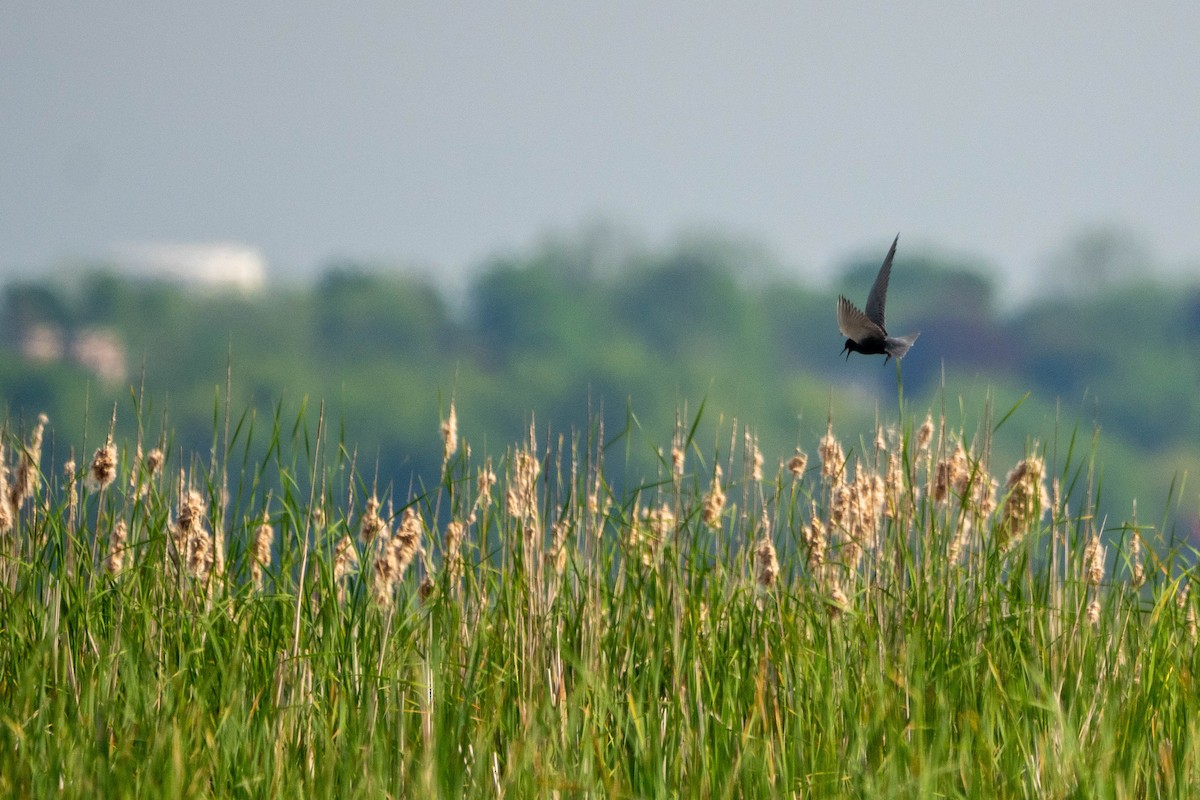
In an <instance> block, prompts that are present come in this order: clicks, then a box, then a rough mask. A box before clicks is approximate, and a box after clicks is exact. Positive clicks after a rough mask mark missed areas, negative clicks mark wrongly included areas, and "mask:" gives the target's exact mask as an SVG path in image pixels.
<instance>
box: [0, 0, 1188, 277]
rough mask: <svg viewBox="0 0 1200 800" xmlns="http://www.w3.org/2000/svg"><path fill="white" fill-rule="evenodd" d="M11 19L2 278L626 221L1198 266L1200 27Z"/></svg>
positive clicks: (796, 9)
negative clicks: (1077, 246) (1127, 241)
mask: <svg viewBox="0 0 1200 800" xmlns="http://www.w3.org/2000/svg"><path fill="white" fill-rule="evenodd" d="M272 8H273V9H275V11H270V10H267V6H266V5H265V4H258V3H246V2H242V1H241V0H238V2H226V1H224V0H223V1H221V2H207V1H206V2H203V3H190V4H175V3H170V4H166V3H161V2H157V0H155V1H154V2H115V3H70V4H67V3H62V4H58V3H39V2H6V3H3V4H2V5H0V273H3V274H14V273H18V274H20V273H29V272H32V271H35V270H41V269H45V268H48V267H52V266H54V265H56V264H62V263H63V262H64V261H67V260H70V259H76V258H81V257H83V258H86V257H89V256H93V255H99V256H102V255H105V254H107V253H110V252H112V250H113V248H114V247H115V246H118V245H122V244H128V243H131V242H134V243H136V242H143V241H156V242H161V241H168V242H179V241H208V240H221V241H238V242H244V243H247V244H251V245H254V246H256V247H259V248H261V249H262V251H263V252H264V253H265V254H266V255H267V257H268V259H269V260H270V262H271V264H272V266H273V267H274V268H275V269H276V270H277V271H280V272H282V271H284V270H300V271H311V270H313V269H314V268H316V267H317V266H319V265H320V264H321V263H322V262H323V261H325V260H327V259H329V258H331V257H337V256H350V257H364V258H387V259H394V260H397V261H415V262H421V263H425V264H428V265H431V266H432V267H434V268H437V269H442V270H461V269H463V268H465V267H469V266H472V265H474V264H477V263H478V262H479V261H480V260H481V259H483V258H485V257H486V256H488V255H489V254H493V253H496V252H498V251H506V250H512V249H515V248H521V247H524V246H527V245H529V244H530V243H532V242H534V241H536V240H537V239H538V238H539V237H540V236H542V235H543V234H545V233H546V232H547V231H548V230H553V229H564V228H572V227H575V226H577V225H579V224H580V223H581V222H584V221H586V220H588V219H592V218H596V217H611V218H615V219H617V220H619V221H622V222H624V223H627V224H629V225H630V226H632V227H633V228H635V229H637V230H639V231H641V232H642V233H644V234H645V235H646V236H647V237H648V238H650V239H651V240H652V241H653V240H669V239H670V237H671V236H672V235H673V234H675V233H676V232H678V231H680V230H682V229H685V228H694V227H696V226H707V227H711V228H714V229H716V230H718V231H728V232H730V233H732V234H734V235H736V236H748V237H750V238H752V239H755V240H758V241H760V242H762V243H763V244H765V245H766V246H767V247H768V248H770V249H771V250H773V251H774V252H775V253H776V254H777V255H778V257H779V258H780V259H781V260H782V261H784V262H785V263H787V264H790V265H796V266H797V267H798V268H803V269H805V270H810V271H812V272H814V273H828V272H829V270H831V269H833V268H834V267H835V266H837V265H838V263H839V262H840V260H841V259H842V258H843V257H845V256H846V255H847V254H849V253H851V252H862V251H863V250H864V249H865V250H866V251H867V252H874V251H878V252H880V253H882V252H883V251H884V250H885V249H886V247H887V244H888V243H889V241H890V238H891V236H892V235H894V233H895V232H896V231H901V232H902V237H901V242H902V245H908V246H909V247H912V248H920V247H923V246H924V247H938V248H942V249H946V250H951V251H955V252H966V253H970V254H974V255H977V256H980V257H982V258H984V259H986V261H987V262H988V263H990V264H991V265H992V267H993V268H994V269H995V272H996V277H997V279H998V282H999V283H1001V284H1002V285H1005V284H1010V283H1019V282H1020V281H1021V280H1023V279H1025V278H1027V277H1028V276H1029V275H1031V274H1032V272H1033V270H1034V269H1036V268H1037V267H1038V266H1039V265H1040V264H1042V263H1044V261H1045V259H1046V257H1047V255H1048V254H1049V253H1051V252H1053V251H1054V250H1055V249H1057V248H1060V247H1061V246H1062V244H1063V242H1064V241H1065V240H1066V239H1067V238H1068V237H1069V236H1071V235H1072V234H1073V233H1075V232H1077V231H1078V230H1079V229H1080V227H1081V226H1086V225H1091V224H1095V223H1108V222H1117V223H1121V224H1123V225H1126V226H1128V227H1129V228H1131V229H1132V230H1134V231H1136V232H1138V233H1139V234H1140V235H1141V236H1143V237H1144V238H1145V241H1146V242H1147V243H1148V244H1149V246H1150V247H1151V248H1152V249H1153V251H1154V252H1155V253H1156V254H1157V255H1158V256H1159V257H1160V258H1161V259H1162V260H1163V261H1164V262H1167V263H1169V264H1173V265H1176V267H1177V268H1179V267H1180V266H1181V265H1191V266H1192V267H1193V268H1196V267H1197V265H1200V57H1198V55H1197V47H1196V43H1197V41H1198V40H1197V36H1198V35H1200V3H1195V2H1178V3H1162V2H1148V3H1115V2H1069V3H1042V2H1037V3H1030V2H1007V3H994V4H989V5H988V6H987V7H984V6H983V4H967V3H930V2H918V3H887V4H884V3H854V2H839V3H797V2H739V3H715V2H686V3H645V2H603V3H592V2H586V3H585V2H571V3H523V2H512V3H449V2H430V3H406V2H380V1H378V0H374V1H371V0H368V1H367V2H356V3H344V4H343V3H336V4H335V3H320V4H314V3H310V2H292V3H287V4H282V5H275V6H272Z"/></svg>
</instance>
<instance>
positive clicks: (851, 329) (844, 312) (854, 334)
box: [837, 295, 887, 342]
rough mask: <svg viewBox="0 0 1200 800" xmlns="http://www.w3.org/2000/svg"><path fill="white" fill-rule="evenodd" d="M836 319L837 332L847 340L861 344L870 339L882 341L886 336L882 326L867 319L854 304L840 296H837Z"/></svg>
mask: <svg viewBox="0 0 1200 800" xmlns="http://www.w3.org/2000/svg"><path fill="white" fill-rule="evenodd" d="M837 317H838V330H840V331H841V332H842V336H845V337H846V338H847V339H853V340H854V341H856V342H862V341H865V340H867V339H872V338H878V339H883V338H884V337H886V336H887V333H885V332H884V330H883V327H882V326H880V325H876V324H875V323H874V322H872V321H871V320H870V319H868V318H867V315H866V314H864V313H863V312H861V311H859V310H858V309H857V308H856V307H855V305H854V303H851V302H850V301H849V300H847V299H846V298H845V297H842V296H841V295H838V308H837Z"/></svg>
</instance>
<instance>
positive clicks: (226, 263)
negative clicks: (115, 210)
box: [113, 242, 267, 292]
mask: <svg viewBox="0 0 1200 800" xmlns="http://www.w3.org/2000/svg"><path fill="white" fill-rule="evenodd" d="M113 261H114V266H116V267H117V268H118V269H119V270H120V271H121V272H122V273H124V274H127V275H131V276H134V277H140V278H148V279H156V280H167V281H172V282H175V283H180V284H183V285H185V286H190V287H196V288H213V289H218V288H228V289H238V290H240V291H244V292H254V291H258V290H259V289H261V288H262V287H263V285H264V284H265V283H266V280H267V262H266V259H265V258H264V257H263V255H262V253H261V252H259V251H258V250H257V249H255V248H253V247H250V246H248V245H244V244H238V243H236V242H207V243H194V244H189V243H149V242H147V243H141V244H128V245H122V246H119V247H117V248H116V249H115V251H114V254H113Z"/></svg>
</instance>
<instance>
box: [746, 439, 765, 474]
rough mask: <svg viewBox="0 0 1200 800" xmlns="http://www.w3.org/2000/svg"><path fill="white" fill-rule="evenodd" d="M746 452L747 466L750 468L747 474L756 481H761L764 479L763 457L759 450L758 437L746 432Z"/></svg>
mask: <svg viewBox="0 0 1200 800" xmlns="http://www.w3.org/2000/svg"><path fill="white" fill-rule="evenodd" d="M745 448H746V450H745V452H746V456H745V459H746V465H747V467H748V469H747V474H749V475H750V477H751V478H752V479H753V480H755V481H761V480H762V477H763V455H762V451H760V450H759V449H758V437H757V436H754V435H752V434H751V433H750V431H749V430H747V431H746V432H745Z"/></svg>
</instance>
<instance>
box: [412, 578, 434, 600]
mask: <svg viewBox="0 0 1200 800" xmlns="http://www.w3.org/2000/svg"><path fill="white" fill-rule="evenodd" d="M436 588H437V584H435V583H434V582H433V578H432V577H431V576H429V575H426V576H425V577H424V578H422V579H421V585H420V586H418V587H417V597H419V598H421V602H422V603H428V602H429V601H430V600H432V599H433V593H434V590H435V589H436Z"/></svg>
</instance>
